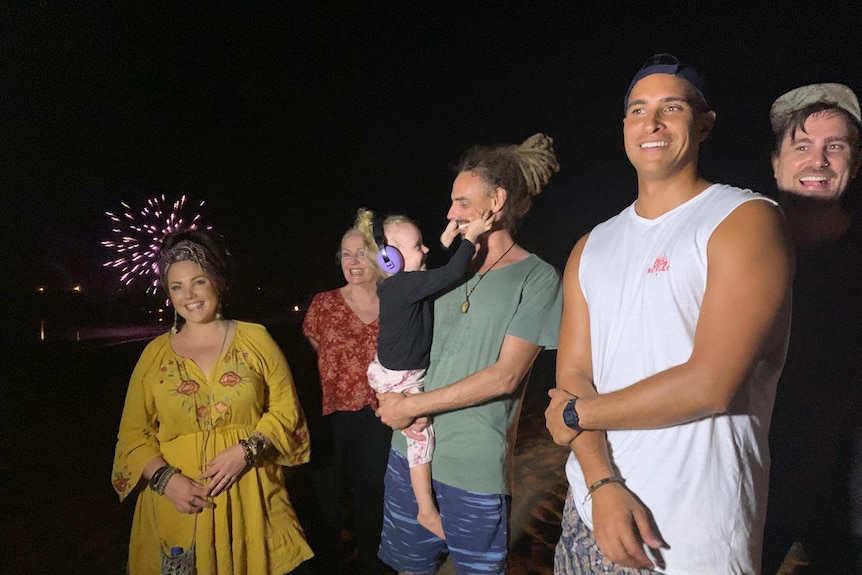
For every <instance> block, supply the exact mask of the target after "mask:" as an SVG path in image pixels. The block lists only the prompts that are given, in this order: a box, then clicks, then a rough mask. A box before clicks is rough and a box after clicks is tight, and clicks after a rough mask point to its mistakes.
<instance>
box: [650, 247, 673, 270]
mask: <svg viewBox="0 0 862 575" xmlns="http://www.w3.org/2000/svg"><path fill="white" fill-rule="evenodd" d="M669 269H670V262H669V261H667V254H666V253H664V252H662V253H660V254H659V255H658V257H657V258H656V259H655V261H654V262H653V264H652V266H650V267H649V269H647V273H648V274H658V273H659V272H666V271H668V270H669Z"/></svg>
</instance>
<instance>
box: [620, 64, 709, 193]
mask: <svg viewBox="0 0 862 575" xmlns="http://www.w3.org/2000/svg"><path fill="white" fill-rule="evenodd" d="M714 122H715V113H714V112H712V111H711V110H705V109H703V104H702V103H700V102H699V100H698V96H697V93H696V92H695V90H694V88H693V87H692V86H691V85H690V84H689V83H688V82H687V81H686V80H683V79H682V78H677V77H676V76H672V75H670V74H652V75H650V76H647V77H646V78H643V79H642V80H640V81H639V82H638V83H637V84H635V85H634V87H633V88H632V91H631V94H630V96H629V104H628V108H627V109H626V115H625V119H624V120H623V137H624V140H625V148H626V155H627V156H628V158H629V161H630V162H631V163H632V165H633V166H634V167H635V169H636V170H637V173H638V178H640V179H643V180H663V179H667V178H669V177H673V176H675V175H677V174H679V173H681V172H683V171H686V170H692V171H694V172H696V171H697V158H698V151H699V148H700V142H702V141H703V140H704V139H706V137H707V136H708V135H709V132H710V130H711V129H712V126H713V123H714Z"/></svg>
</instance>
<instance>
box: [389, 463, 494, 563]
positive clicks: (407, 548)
mask: <svg viewBox="0 0 862 575" xmlns="http://www.w3.org/2000/svg"><path fill="white" fill-rule="evenodd" d="M434 491H435V494H436V496H437V503H438V505H439V506H440V519H441V520H442V521H443V531H444V532H445V533H446V540H445V541H444V540H442V539H438V538H437V537H436V536H435V535H433V534H432V533H431V532H430V531H427V530H426V529H425V528H424V527H422V526H420V525H419V523H418V522H417V521H416V514H417V513H418V512H419V509H418V507H417V506H416V497H415V496H414V495H413V489H412V487H411V486H410V471H409V469H408V465H407V459H406V458H405V457H404V456H403V455H401V454H400V453H398V452H397V451H395V450H392V451H391V452H390V456H389V466H388V468H387V470H386V495H385V498H384V507H383V533H382V534H381V536H380V550H379V552H378V557H380V559H381V560H382V561H383V562H384V563H386V564H387V565H389V566H390V567H392V568H394V569H396V570H397V571H399V572H405V573H421V574H425V573H436V572H437V570H438V569H439V567H440V565H441V564H442V562H443V560H444V559H445V556H446V554H447V553H448V555H449V559H450V561H451V562H452V564H453V565H454V566H455V570H456V572H457V573H458V574H459V575H504V574H505V572H506V564H507V559H508V550H507V544H508V540H509V522H508V517H509V501H508V496H507V495H505V494H502V493H496V494H495V493H475V492H472V491H464V490H463V489H458V488H456V487H452V486H451V485H445V484H443V483H440V482H438V481H435V482H434Z"/></svg>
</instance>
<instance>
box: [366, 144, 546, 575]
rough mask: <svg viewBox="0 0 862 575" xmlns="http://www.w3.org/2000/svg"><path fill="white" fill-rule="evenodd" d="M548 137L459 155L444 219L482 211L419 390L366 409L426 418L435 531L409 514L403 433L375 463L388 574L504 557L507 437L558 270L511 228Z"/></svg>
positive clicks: (482, 565)
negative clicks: (381, 470) (385, 462)
mask: <svg viewBox="0 0 862 575" xmlns="http://www.w3.org/2000/svg"><path fill="white" fill-rule="evenodd" d="M557 170H559V164H558V163H557V159H556V155H555V154H554V151H553V141H552V140H551V138H549V137H547V136H545V135H544V134H535V135H534V136H532V137H530V138H528V139H527V140H526V141H525V142H523V143H522V144H521V145H497V146H490V147H489V146H474V147H472V148H470V149H469V150H467V151H466V152H465V153H464V154H463V155H462V157H461V160H460V162H459V163H458V166H457V168H456V173H457V177H456V178H455V181H454V183H453V185H452V196H451V197H452V207H451V208H450V209H449V213H448V215H447V218H448V219H449V220H450V221H452V222H455V223H456V226H457V229H458V230H459V231H460V233H461V234H464V233H465V232H466V230H467V228H468V225H469V223H470V222H471V221H473V220H475V219H477V218H481V217H482V214H483V213H488V212H490V213H492V214H493V216H492V221H493V224H492V227H491V229H490V230H489V231H488V232H485V233H484V234H482V235H480V236H479V237H478V239H477V247H476V252H475V255H474V256H473V259H472V262H471V265H470V270H469V272H468V274H467V275H466V277H465V278H464V281H460V282H457V283H456V285H455V287H453V288H451V289H450V290H449V291H447V292H446V293H444V294H442V295H441V296H439V297H438V298H437V299H436V300H435V304H434V333H433V344H432V347H431V365H430V367H429V369H428V373H427V376H426V380H425V391H426V392H425V393H422V394H413V395H402V394H396V393H388V394H381V395H379V396H378V398H379V400H380V408H379V409H378V411H377V414H378V416H379V417H380V418H381V419H382V421H383V422H384V423H386V424H387V425H389V426H391V427H392V428H393V429H404V428H407V427H409V426H410V425H411V424H413V423H414V421H415V420H416V419H417V418H420V421H419V422H418V423H420V424H421V422H422V421H423V420H424V418H425V417H428V416H433V417H434V427H435V430H436V435H437V447H436V451H435V453H434V465H433V466H432V472H433V487H434V490H435V493H436V496H437V503H438V505H439V507H440V516H441V519H442V523H443V531H444V533H445V535H446V539H445V540H443V539H440V538H438V537H436V536H434V535H432V534H431V533H430V532H429V531H427V530H426V529H425V528H423V527H421V526H420V525H419V524H418V522H417V521H416V515H417V506H416V500H415V497H414V495H413V491H412V489H411V487H410V475H409V470H408V462H407V459H406V457H405V453H406V440H405V438H404V436H403V435H402V434H400V433H395V434H393V439H392V451H391V452H390V457H389V467H388V469H387V471H386V482H385V489H386V493H385V496H384V522H383V534H382V536H381V542H380V553H379V555H380V558H381V559H382V560H383V561H384V562H385V563H387V564H388V565H390V566H392V567H393V568H395V569H397V570H398V571H399V572H400V573H404V574H407V573H410V574H432V573H436V571H437V569H438V568H439V566H440V563H441V560H442V559H443V558H444V557H445V554H446V553H447V552H448V554H449V557H450V559H451V561H452V563H454V565H455V566H456V569H458V571H459V573H460V572H465V573H466V572H468V571H469V572H470V573H472V572H481V573H487V574H489V575H493V574H495V573H496V574H503V573H505V570H506V559H507V555H508V550H507V544H508V504H509V501H508V498H509V493H510V485H509V482H508V481H507V479H508V472H509V468H508V464H509V459H510V458H509V456H510V453H509V449H508V447H509V443H508V441H507V440H508V439H509V438H510V437H512V432H513V429H514V426H515V425H516V424H517V421H516V416H517V414H518V411H519V407H520V402H521V399H522V397H523V393H524V389H525V387H526V381H527V376H528V374H529V371H530V367H531V366H532V365H533V361H534V360H535V359H536V356H537V355H538V354H539V352H540V351H541V350H542V349H543V348H545V349H553V348H555V347H556V344H557V335H558V332H559V324H560V315H561V305H562V302H561V293H560V277H559V274H558V273H557V270H555V269H554V268H553V267H552V266H551V265H549V264H547V263H546V262H544V261H542V260H541V259H539V257H538V256H536V255H535V254H531V253H529V252H528V251H526V250H525V249H524V248H522V247H521V246H519V245H518V244H517V243H516V242H515V240H514V238H513V234H514V232H515V228H516V226H517V224H518V223H519V222H520V220H521V219H522V218H523V217H524V215H526V213H527V211H528V210H529V209H530V205H531V202H532V198H533V196H536V195H537V194H539V193H540V192H541V190H542V187H543V186H544V185H545V184H547V182H548V180H549V179H550V178H551V175H552V174H553V173H554V172H556V171H557Z"/></svg>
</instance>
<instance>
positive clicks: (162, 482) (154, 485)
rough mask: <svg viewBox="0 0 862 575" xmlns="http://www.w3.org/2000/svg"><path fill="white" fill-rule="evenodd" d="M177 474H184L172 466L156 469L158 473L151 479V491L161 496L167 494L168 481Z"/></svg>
mask: <svg viewBox="0 0 862 575" xmlns="http://www.w3.org/2000/svg"><path fill="white" fill-rule="evenodd" d="M177 473H182V471H180V470H179V469H177V468H176V467H171V466H170V465H163V466H161V467H159V468H158V469H156V472H155V473H153V476H152V477H150V489H152V490H153V491H155V492H156V493H158V494H159V495H164V494H165V487H167V486H168V480H170V478H171V477H173V476H174V475H176V474H177Z"/></svg>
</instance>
